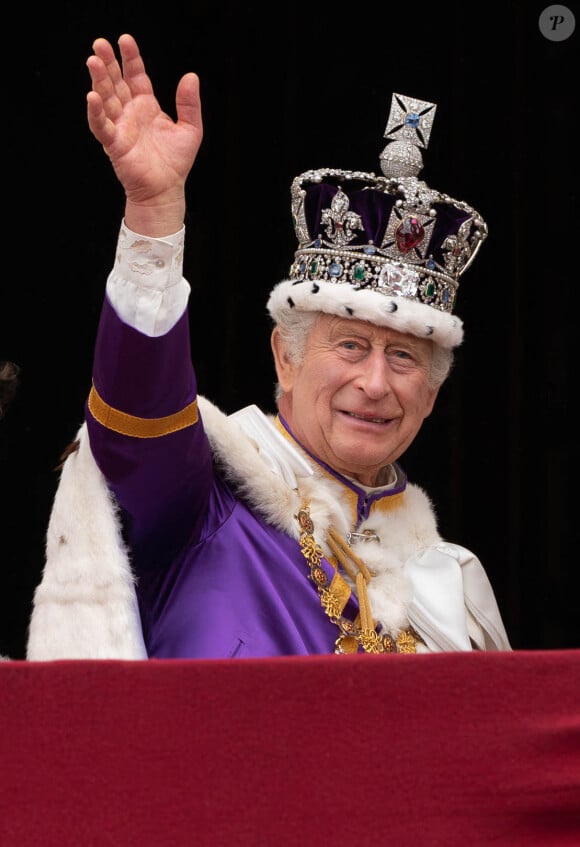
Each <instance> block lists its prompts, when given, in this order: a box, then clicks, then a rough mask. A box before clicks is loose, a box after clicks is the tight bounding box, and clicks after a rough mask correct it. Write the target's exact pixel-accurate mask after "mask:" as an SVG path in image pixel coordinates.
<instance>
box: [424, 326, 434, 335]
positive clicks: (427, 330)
mask: <svg viewBox="0 0 580 847" xmlns="http://www.w3.org/2000/svg"><path fill="white" fill-rule="evenodd" d="M425 334H426V335H433V327H432V326H429V325H427V326H426V327H425Z"/></svg>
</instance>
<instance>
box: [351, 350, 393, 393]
mask: <svg viewBox="0 0 580 847" xmlns="http://www.w3.org/2000/svg"><path fill="white" fill-rule="evenodd" d="M356 383H357V387H360V388H361V389H362V390H363V391H364V392H365V393H366V394H367V395H368V396H369V397H370V398H372V399H373V400H378V399H380V398H381V397H384V396H385V394H387V392H388V391H390V387H391V386H390V372H389V365H388V362H387V360H386V358H385V354H384V352H383V351H382V350H374V351H373V352H371V353H370V354H369V355H368V356H367V357H366V358H365V360H364V362H363V363H362V369H361V372H360V375H359V377H358V379H357V381H356Z"/></svg>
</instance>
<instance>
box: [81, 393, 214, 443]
mask: <svg viewBox="0 0 580 847" xmlns="http://www.w3.org/2000/svg"><path fill="white" fill-rule="evenodd" d="M88 406H89V411H90V413H91V415H92V416H93V417H94V418H95V420H96V421H98V422H99V423H100V424H102V425H103V426H106V427H107V429H112V430H113V431H114V432H119V433H121V435H131V436H133V438H158V437H159V436H161V435H169V433H170V432H176V431H177V430H179V429H185V427H187V426H191V425H192V424H194V423H197V419H198V415H197V400H194V401H193V402H192V403H190V404H189V405H188V406H186V407H185V409H181V410H180V411H179V412H176V413H175V414H174V415H167V416H166V417H164V418H138V417H136V416H135V415H128V414H126V413H125V412H121V411H119V409H114V408H113V407H112V406H109V404H108V403H105V401H104V400H103V398H102V397H101V396H100V395H99V393H98V392H97V389H96V388H95V386H94V385H93V387H92V388H91V391H90V394H89V402H88Z"/></svg>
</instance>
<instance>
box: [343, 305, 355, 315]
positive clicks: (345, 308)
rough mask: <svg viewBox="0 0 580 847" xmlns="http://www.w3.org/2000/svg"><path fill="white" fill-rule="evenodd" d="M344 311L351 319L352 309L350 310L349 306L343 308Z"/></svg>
mask: <svg viewBox="0 0 580 847" xmlns="http://www.w3.org/2000/svg"><path fill="white" fill-rule="evenodd" d="M344 310H345V312H346V313H347V315H350V316H351V318H352V316H353V315H354V309H351V308H350V306H345V307H344Z"/></svg>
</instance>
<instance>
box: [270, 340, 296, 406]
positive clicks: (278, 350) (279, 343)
mask: <svg viewBox="0 0 580 847" xmlns="http://www.w3.org/2000/svg"><path fill="white" fill-rule="evenodd" d="M270 344H271V346H272V353H273V354H274V365H275V367H276V376H277V377H278V382H279V384H280V387H281V388H282V390H283V391H284V392H286V391H290V390H291V388H292V386H293V385H294V375H295V373H296V366H295V365H294V364H292V362H291V361H290V356H289V355H288V349H287V346H286V343H285V341H284V339H283V337H282V333H281V332H280V329H279V327H277V326H275V327H274V329H273V330H272V335H271V336H270Z"/></svg>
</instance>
